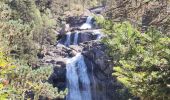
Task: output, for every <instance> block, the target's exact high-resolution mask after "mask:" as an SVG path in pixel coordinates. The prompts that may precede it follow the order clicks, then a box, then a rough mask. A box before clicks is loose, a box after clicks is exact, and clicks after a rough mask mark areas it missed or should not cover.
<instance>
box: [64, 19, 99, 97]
mask: <svg viewBox="0 0 170 100" xmlns="http://www.w3.org/2000/svg"><path fill="white" fill-rule="evenodd" d="M92 18H93V17H91V16H89V17H88V18H87V20H86V23H84V24H83V25H82V26H81V29H91V28H92V26H91V20H92ZM93 33H94V34H95V35H97V38H96V39H100V38H101V37H102V34H101V32H100V31H99V30H93ZM66 35H67V38H66V42H65V43H64V44H65V45H66V46H69V45H72V44H71V43H73V45H78V38H79V32H78V31H76V32H75V34H74V41H73V42H71V40H72V39H71V32H67V33H66ZM66 70H67V71H66V78H67V87H68V95H67V97H66V100H92V94H91V93H92V92H95V91H91V89H92V87H91V85H90V83H91V82H90V79H89V76H88V75H89V74H88V73H87V66H86V64H85V61H84V57H83V55H82V54H81V53H78V54H76V56H74V57H72V58H69V59H68V60H67V63H66ZM92 76H93V75H92ZM93 81H95V79H94V77H93ZM94 83H95V82H94ZM93 89H95V88H93ZM93 95H94V94H93ZM95 95H97V93H96V92H95Z"/></svg>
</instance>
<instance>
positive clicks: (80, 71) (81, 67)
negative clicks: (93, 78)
mask: <svg viewBox="0 0 170 100" xmlns="http://www.w3.org/2000/svg"><path fill="white" fill-rule="evenodd" d="M66 69H67V75H66V77H67V80H68V84H67V85H68V90H69V93H68V95H67V97H66V100H92V97H91V90H90V79H89V77H88V73H87V66H86V64H85V62H84V57H83V55H81V53H78V54H77V55H76V56H75V57H73V58H70V59H68V60H67V65H66ZM80 84H81V87H80Z"/></svg>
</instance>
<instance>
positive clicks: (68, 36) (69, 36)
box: [64, 32, 71, 46]
mask: <svg viewBox="0 0 170 100" xmlns="http://www.w3.org/2000/svg"><path fill="white" fill-rule="evenodd" d="M66 35H67V37H66V42H65V43H64V45H66V46H69V45H70V42H71V41H70V38H71V32H67V33H66Z"/></svg>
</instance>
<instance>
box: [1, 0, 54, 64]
mask: <svg viewBox="0 0 170 100" xmlns="http://www.w3.org/2000/svg"><path fill="white" fill-rule="evenodd" d="M0 2H1V3H0V16H1V17H0V19H1V21H0V40H1V41H0V45H3V48H4V49H5V50H6V51H7V52H8V54H10V53H11V52H12V53H14V54H15V57H17V58H20V59H24V60H27V61H28V60H31V59H36V54H37V52H39V50H41V47H42V45H44V44H46V43H50V44H54V43H55V40H56V38H55V37H56V36H55V33H54V32H53V31H52V30H53V28H55V25H56V23H55V20H54V19H52V15H51V11H50V10H49V9H45V10H44V11H43V12H41V11H40V10H39V9H38V7H37V5H36V4H35V1H34V0H12V1H0ZM47 38H48V39H47ZM49 40H50V41H49ZM4 44H5V45H4Z"/></svg>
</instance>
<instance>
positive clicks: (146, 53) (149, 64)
mask: <svg viewBox="0 0 170 100" xmlns="http://www.w3.org/2000/svg"><path fill="white" fill-rule="evenodd" d="M106 25H107V24H106ZM108 26H109V27H111V26H112V27H111V28H110V29H109V28H107V27H106V28H105V32H106V33H108V36H109V38H105V39H104V40H103V42H104V43H105V44H107V45H108V47H109V52H108V54H109V55H110V56H111V57H112V59H113V62H114V64H115V66H114V67H113V69H114V71H115V72H114V73H113V75H114V76H117V79H118V80H119V81H120V82H121V83H123V84H124V85H125V86H126V87H127V88H128V89H129V90H130V91H131V93H132V94H134V95H135V96H139V97H140V98H141V99H143V100H162V99H164V100H165V99H166V100H168V99H170V98H169V96H170V94H169V93H170V91H169V90H170V87H169V84H170V79H169V76H170V38H169V37H168V36H166V35H162V34H161V33H160V32H159V31H156V30H155V29H154V28H150V29H149V30H148V31H147V32H146V33H143V34H141V33H140V32H139V31H137V30H136V29H134V28H133V27H132V26H131V25H130V24H129V23H128V22H123V23H122V24H115V25H113V24H110V23H109V24H108Z"/></svg>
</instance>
